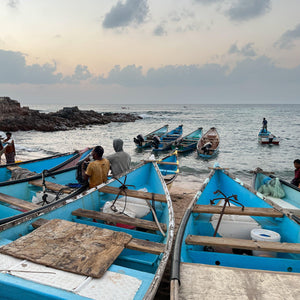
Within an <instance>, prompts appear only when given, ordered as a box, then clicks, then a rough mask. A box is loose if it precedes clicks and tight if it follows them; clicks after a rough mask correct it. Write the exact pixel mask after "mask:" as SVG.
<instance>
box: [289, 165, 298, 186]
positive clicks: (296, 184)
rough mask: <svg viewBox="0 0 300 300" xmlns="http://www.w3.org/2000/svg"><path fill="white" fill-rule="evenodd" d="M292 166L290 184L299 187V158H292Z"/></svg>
mask: <svg viewBox="0 0 300 300" xmlns="http://www.w3.org/2000/svg"><path fill="white" fill-rule="evenodd" d="M294 166H295V177H294V179H293V180H292V181H291V184H293V185H295V186H297V187H300V159H295V160H294Z"/></svg>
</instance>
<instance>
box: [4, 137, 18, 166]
mask: <svg viewBox="0 0 300 300" xmlns="http://www.w3.org/2000/svg"><path fill="white" fill-rule="evenodd" d="M3 142H4V143H6V144H7V145H6V146H5V152H4V153H5V158H6V163H7V164H13V163H15V156H16V150H15V142H14V140H13V137H12V134H11V132H6V138H5V139H4V140H3Z"/></svg>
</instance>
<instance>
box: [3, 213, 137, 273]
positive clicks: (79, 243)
mask: <svg viewBox="0 0 300 300" xmlns="http://www.w3.org/2000/svg"><path fill="white" fill-rule="evenodd" d="M131 238H132V236H131V235H130V234H127V233H124V232H116V231H113V230H108V229H103V228H98V227H94V226H88V225H84V224H79V223H74V222H70V221H66V220H59V219H53V220H51V221H49V222H47V223H46V224H45V225H44V226H41V227H39V228H38V229H35V230H34V231H33V232H31V233H29V234H27V235H25V236H23V237H21V238H19V239H17V240H15V241H13V242H11V243H10V244H7V245H4V246H2V247H1V248H0V252H1V253H3V254H7V255H11V256H14V257H17V258H21V259H26V260H29V261H32V262H34V263H38V264H42V265H45V266H49V267H53V268H56V269H59V270H63V271H67V272H72V273H76V274H80V275H85V276H91V277H95V278H100V277H102V275H103V274H104V273H105V272H106V270H107V269H108V268H109V267H110V265H111V264H112V263H113V262H114V261H115V260H116V259H117V257H118V256H119V255H120V253H121V252H122V251H123V249H124V246H125V245H126V244H127V243H128V242H129V241H130V240H131Z"/></svg>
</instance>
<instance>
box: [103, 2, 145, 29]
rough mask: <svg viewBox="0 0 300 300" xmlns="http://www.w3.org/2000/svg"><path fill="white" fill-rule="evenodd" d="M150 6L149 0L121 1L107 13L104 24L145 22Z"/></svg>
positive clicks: (108, 25)
mask: <svg viewBox="0 0 300 300" xmlns="http://www.w3.org/2000/svg"><path fill="white" fill-rule="evenodd" d="M148 12H149V7H148V3H147V0H126V1H125V3H124V4H123V3H122V2H121V1H119V2H118V3H117V4H116V5H115V6H113V7H112V8H111V10H110V12H109V13H107V14H106V16H105V18H104V21H103V23H102V26H103V27H104V28H117V27H126V26H130V25H136V24H141V23H143V22H145V19H146V17H147V15H148Z"/></svg>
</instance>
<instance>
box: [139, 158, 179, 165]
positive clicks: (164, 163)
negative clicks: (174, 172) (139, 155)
mask: <svg viewBox="0 0 300 300" xmlns="http://www.w3.org/2000/svg"><path fill="white" fill-rule="evenodd" d="M143 162H145V163H148V162H156V163H157V164H159V165H171V166H177V165H178V162H172V161H158V160H150V159H148V160H145V159H144V160H143Z"/></svg>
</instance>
